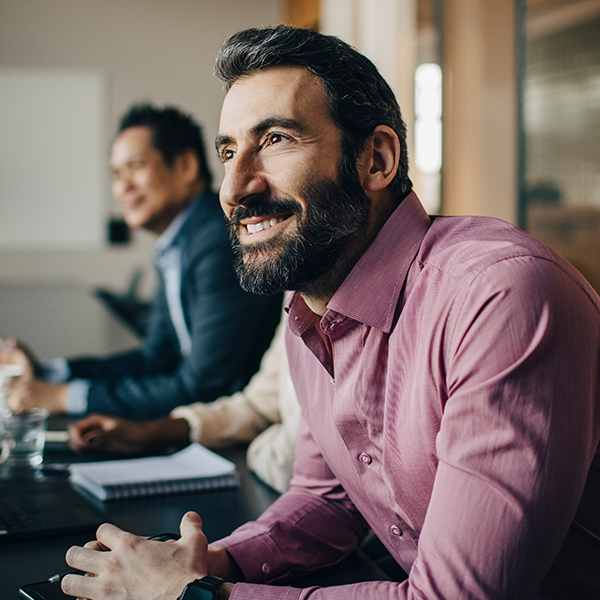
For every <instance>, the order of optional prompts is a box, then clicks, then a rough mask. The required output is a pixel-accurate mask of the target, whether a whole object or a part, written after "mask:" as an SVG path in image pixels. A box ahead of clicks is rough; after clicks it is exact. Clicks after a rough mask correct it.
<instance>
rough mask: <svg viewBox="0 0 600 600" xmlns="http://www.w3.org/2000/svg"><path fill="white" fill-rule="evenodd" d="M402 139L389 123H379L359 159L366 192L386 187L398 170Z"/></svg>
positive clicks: (359, 168)
mask: <svg viewBox="0 0 600 600" xmlns="http://www.w3.org/2000/svg"><path fill="white" fill-rule="evenodd" d="M399 161H400V140H399V139H398V136H397V135H396V132H395V131H394V130H393V129H392V128H391V127H388V126H387V125H378V126H377V127H376V128H375V131H374V132H373V133H372V134H371V136H370V137H369V138H368V139H367V141H366V143H365V147H364V149H363V151H362V153H361V155H360V158H359V159H358V164H357V168H358V175H359V177H360V181H361V184H362V187H363V189H364V190H365V192H378V191H381V190H383V189H385V188H386V187H387V186H388V185H390V183H391V182H392V180H393V179H394V177H395V176H396V172H397V171H398V163H399Z"/></svg>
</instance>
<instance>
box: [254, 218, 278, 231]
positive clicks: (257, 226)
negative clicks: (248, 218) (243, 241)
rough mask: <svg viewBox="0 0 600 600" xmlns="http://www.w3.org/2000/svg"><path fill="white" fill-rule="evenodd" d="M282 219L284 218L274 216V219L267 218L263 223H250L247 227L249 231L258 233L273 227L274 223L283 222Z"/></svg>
mask: <svg viewBox="0 0 600 600" xmlns="http://www.w3.org/2000/svg"><path fill="white" fill-rule="evenodd" d="M282 220H283V219H276V218H274V217H273V218H272V219H265V220H264V221H262V222H261V223H254V224H252V223H250V224H248V225H246V229H247V230H248V233H258V232H259V231H263V230H265V229H269V227H273V225H277V223H279V222H281V221H282Z"/></svg>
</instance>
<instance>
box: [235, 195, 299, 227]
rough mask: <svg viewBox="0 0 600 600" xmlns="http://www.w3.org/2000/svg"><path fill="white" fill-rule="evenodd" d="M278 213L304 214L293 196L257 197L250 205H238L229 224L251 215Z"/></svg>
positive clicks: (260, 215) (264, 215)
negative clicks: (268, 198) (270, 198)
mask: <svg viewBox="0 0 600 600" xmlns="http://www.w3.org/2000/svg"><path fill="white" fill-rule="evenodd" d="M278 213H291V214H294V215H301V214H302V205H301V204H300V203H299V202H297V201H296V200H292V199H291V198H276V199H274V200H267V199H266V198H257V199H256V200H254V201H253V202H252V204H249V205H248V206H242V205H240V206H238V207H236V209H235V210H234V211H233V213H232V215H231V217H230V218H229V220H228V222H229V225H239V223H240V221H241V220H242V219H249V218H251V217H266V216H268V215H273V214H278Z"/></svg>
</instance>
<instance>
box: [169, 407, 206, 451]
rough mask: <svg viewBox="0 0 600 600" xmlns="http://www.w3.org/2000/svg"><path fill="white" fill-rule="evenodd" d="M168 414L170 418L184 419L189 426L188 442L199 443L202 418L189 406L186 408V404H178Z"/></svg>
mask: <svg viewBox="0 0 600 600" xmlns="http://www.w3.org/2000/svg"><path fill="white" fill-rule="evenodd" d="M169 416H170V417H171V418H172V419H185V420H186V421H187V422H188V425H189V426H190V442H198V443H199V444H200V443H201V441H200V436H201V435H202V419H200V418H199V417H198V415H197V414H196V413H195V412H194V411H193V410H192V409H191V408H188V407H187V406H178V407H177V408H174V409H173V410H172V411H171V413H170V414H169Z"/></svg>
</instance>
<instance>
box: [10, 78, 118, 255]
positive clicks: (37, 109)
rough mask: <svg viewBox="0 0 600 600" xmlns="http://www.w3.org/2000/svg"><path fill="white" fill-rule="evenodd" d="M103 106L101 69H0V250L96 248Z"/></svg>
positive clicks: (103, 185)
mask: <svg viewBox="0 0 600 600" xmlns="http://www.w3.org/2000/svg"><path fill="white" fill-rule="evenodd" d="M106 104H107V102H106V84H105V78H104V76H103V74H102V73H101V72H100V71H96V70H81V69H60V70H58V69H0V251H15V252H20V251H28V250H31V251H39V250H42V251H43V250H67V251H68V250H78V249H97V248H100V247H101V246H102V243H103V238H104V227H105V225H104V220H105V212H106V211H107V206H105V203H104V198H105V197H106V192H107V166H106V164H107V149H106V127H107V125H106V121H107V119H106Z"/></svg>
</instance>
